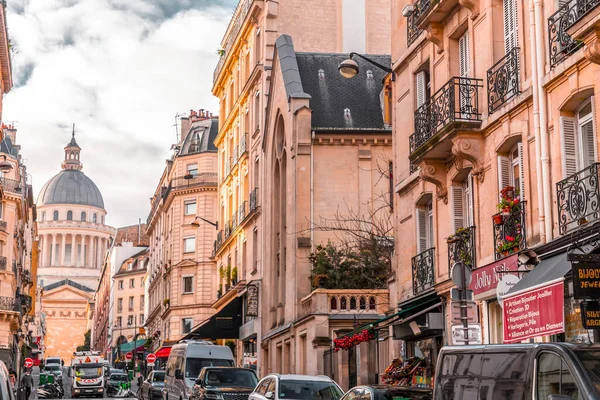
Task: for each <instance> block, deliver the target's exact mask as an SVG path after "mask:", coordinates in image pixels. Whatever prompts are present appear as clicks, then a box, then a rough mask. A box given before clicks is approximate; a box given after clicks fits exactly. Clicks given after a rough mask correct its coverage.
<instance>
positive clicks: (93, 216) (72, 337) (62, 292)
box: [37, 133, 116, 364]
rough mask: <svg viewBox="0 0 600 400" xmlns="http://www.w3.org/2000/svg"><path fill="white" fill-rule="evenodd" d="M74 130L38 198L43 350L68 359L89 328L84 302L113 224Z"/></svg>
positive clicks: (91, 290)
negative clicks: (87, 172)
mask: <svg viewBox="0 0 600 400" xmlns="http://www.w3.org/2000/svg"><path fill="white" fill-rule="evenodd" d="M80 156H81V148H80V147H79V145H78V144H77V142H76V140H75V134H74V133H73V136H72V138H71V141H70V142H69V143H68V144H67V146H66V147H65V158H64V161H63V162H62V165H61V167H62V170H61V171H60V172H59V173H58V174H56V175H55V176H53V177H52V178H51V179H50V180H49V181H48V182H47V183H46V184H45V185H44V186H43V187H42V190H41V191H40V193H39V195H38V199H37V215H38V239H39V249H40V256H39V269H38V283H39V285H40V286H42V287H43V291H42V292H43V294H42V299H41V300H42V312H44V314H45V315H46V326H47V333H46V340H45V344H46V346H45V347H46V349H45V350H46V351H45V354H44V356H46V357H49V356H59V357H62V358H63V360H64V361H65V364H68V363H69V361H70V359H71V356H72V353H73V352H74V351H75V348H76V347H77V346H78V345H80V344H83V338H84V334H85V332H86V330H87V328H88V318H87V309H88V303H89V301H90V300H91V299H92V298H93V295H94V292H95V290H96V287H97V285H98V280H99V277H100V272H101V267H102V260H103V257H104V254H106V251H107V250H108V248H109V246H110V242H111V239H112V237H113V236H114V234H115V232H116V230H115V229H114V228H112V227H110V226H108V225H106V224H105V220H104V219H105V217H106V210H105V209H104V200H103V198H102V194H101V193H100V190H99V189H98V187H97V186H96V184H95V183H94V182H93V181H92V180H91V179H90V178H89V177H88V176H86V175H85V174H84V173H83V172H82V169H83V164H82V163H81V159H80Z"/></svg>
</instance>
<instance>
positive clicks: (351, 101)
mask: <svg viewBox="0 0 600 400" xmlns="http://www.w3.org/2000/svg"><path fill="white" fill-rule="evenodd" d="M367 57H369V58H371V59H373V60H374V61H375V62H377V63H379V64H382V65H391V57H390V56H387V55H368V56H367ZM347 58H348V55H347V54H333V53H296V60H297V63H298V69H299V73H300V78H301V82H302V88H303V91H304V92H305V93H307V94H309V95H310V97H311V99H310V108H311V110H312V111H313V113H312V126H313V129H314V130H352V131H356V130H390V128H389V127H386V126H385V125H384V123H383V112H382V109H381V100H380V94H381V91H382V90H383V78H384V77H385V75H386V72H385V71H383V70H381V69H379V68H377V67H375V66H373V65H371V64H369V63H368V62H366V61H364V60H362V59H360V58H358V57H354V58H353V60H354V61H356V62H357V63H358V68H359V70H360V72H359V73H358V75H356V76H355V77H354V78H352V79H347V78H344V77H342V76H341V75H340V73H339V71H338V66H339V64H340V63H341V62H342V61H344V60H346V59H347ZM286 87H287V85H286Z"/></svg>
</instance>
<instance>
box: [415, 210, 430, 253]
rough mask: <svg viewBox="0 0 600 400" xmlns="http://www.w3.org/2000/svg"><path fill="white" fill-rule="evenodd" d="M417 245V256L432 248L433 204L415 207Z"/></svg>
mask: <svg viewBox="0 0 600 400" xmlns="http://www.w3.org/2000/svg"><path fill="white" fill-rule="evenodd" d="M417 233H418V237H419V241H418V243H417V247H418V249H417V250H418V252H419V254H421V253H423V252H424V251H425V250H427V249H430V248H432V247H433V202H432V201H431V200H429V201H428V202H427V204H425V206H418V207H417Z"/></svg>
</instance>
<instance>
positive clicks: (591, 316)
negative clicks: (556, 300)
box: [581, 300, 600, 329]
mask: <svg viewBox="0 0 600 400" xmlns="http://www.w3.org/2000/svg"><path fill="white" fill-rule="evenodd" d="M581 324H582V325H583V329H600V301H598V300H586V301H582V302H581Z"/></svg>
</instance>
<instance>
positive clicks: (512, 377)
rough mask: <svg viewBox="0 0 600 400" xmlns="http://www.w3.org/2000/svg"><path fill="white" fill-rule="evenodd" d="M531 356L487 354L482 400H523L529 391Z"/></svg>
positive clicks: (523, 354)
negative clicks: (528, 372) (528, 378)
mask: <svg viewBox="0 0 600 400" xmlns="http://www.w3.org/2000/svg"><path fill="white" fill-rule="evenodd" d="M528 361H529V354H527V353H519V352H511V353H489V354H488V353H487V352H486V355H485V357H483V365H482V367H481V383H480V385H479V398H480V399H493V400H522V399H523V397H524V394H525V393H526V390H527V385H526V381H527V379H526V375H525V374H526V372H527V367H528Z"/></svg>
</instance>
